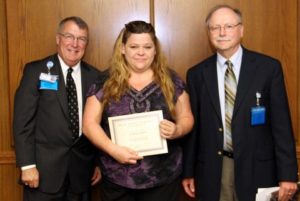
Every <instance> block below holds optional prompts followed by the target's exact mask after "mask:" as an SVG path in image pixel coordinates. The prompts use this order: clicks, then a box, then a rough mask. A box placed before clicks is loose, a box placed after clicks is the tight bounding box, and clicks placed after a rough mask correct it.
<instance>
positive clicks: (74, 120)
mask: <svg viewBox="0 0 300 201" xmlns="http://www.w3.org/2000/svg"><path fill="white" fill-rule="evenodd" d="M72 72H73V69H72V68H69V69H68V74H67V99H68V111H69V117H70V127H71V130H72V135H73V139H74V140H75V139H76V138H77V137H78V136H79V115H78V100H77V92H76V85H75V82H74V80H73V78H72Z"/></svg>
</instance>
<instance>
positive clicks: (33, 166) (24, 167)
mask: <svg viewBox="0 0 300 201" xmlns="http://www.w3.org/2000/svg"><path fill="white" fill-rule="evenodd" d="M35 167H36V165H35V164H33V165H26V166H23V167H21V170H22V171H23V170H28V169H30V168H35Z"/></svg>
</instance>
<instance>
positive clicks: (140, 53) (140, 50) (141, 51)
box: [138, 47, 144, 55]
mask: <svg viewBox="0 0 300 201" xmlns="http://www.w3.org/2000/svg"><path fill="white" fill-rule="evenodd" d="M138 54H139V55H143V54H144V48H142V47H141V48H139V49H138Z"/></svg>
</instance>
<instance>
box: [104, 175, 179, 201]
mask: <svg viewBox="0 0 300 201" xmlns="http://www.w3.org/2000/svg"><path fill="white" fill-rule="evenodd" d="M180 192H181V180H180V177H179V178H177V179H176V180H175V181H173V182H172V183H168V184H165V185H162V186H158V187H153V188H148V189H129V188H125V187H122V186H119V185H116V184H114V183H111V182H109V181H107V180H105V179H102V181H101V183H100V196H101V201H155V200H163V201H179V195H180Z"/></svg>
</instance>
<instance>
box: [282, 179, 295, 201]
mask: <svg viewBox="0 0 300 201" xmlns="http://www.w3.org/2000/svg"><path fill="white" fill-rule="evenodd" d="M279 187H280V188H279V195H278V198H279V199H278V200H279V201H288V200H290V199H291V198H292V197H293V196H294V193H295V192H296V190H297V183H296V182H287V181H284V182H280V183H279Z"/></svg>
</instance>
